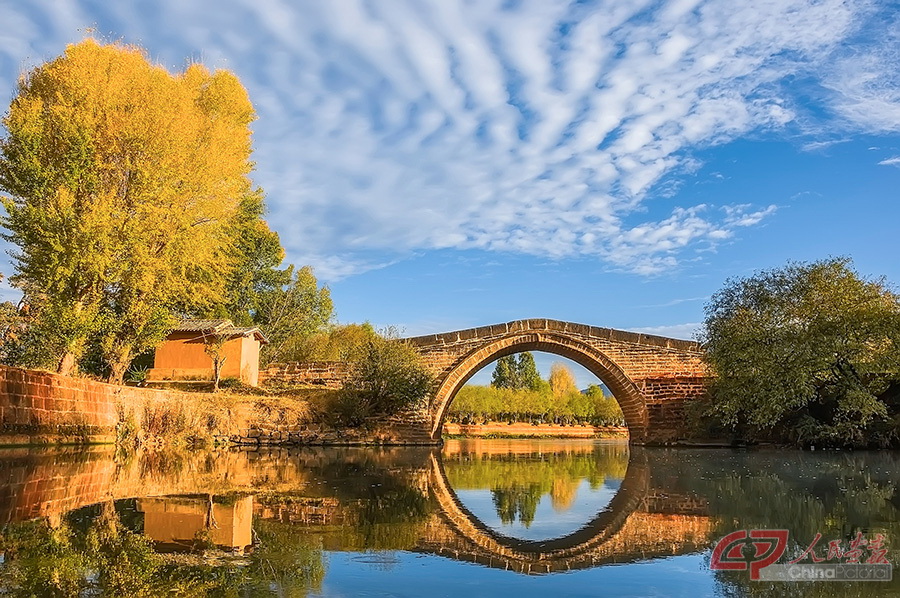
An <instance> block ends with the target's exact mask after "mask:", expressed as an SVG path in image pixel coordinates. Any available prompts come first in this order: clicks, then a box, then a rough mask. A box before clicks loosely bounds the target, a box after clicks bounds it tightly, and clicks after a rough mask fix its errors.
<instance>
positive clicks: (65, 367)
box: [56, 351, 75, 376]
mask: <svg viewBox="0 0 900 598" xmlns="http://www.w3.org/2000/svg"><path fill="white" fill-rule="evenodd" d="M74 369H75V353H73V352H71V351H66V352H65V353H63V355H62V357H60V359H59V363H58V364H57V366H56V373H57V374H62V375H63V376H71V375H72V371H73V370H74Z"/></svg>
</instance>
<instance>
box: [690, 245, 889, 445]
mask: <svg viewBox="0 0 900 598" xmlns="http://www.w3.org/2000/svg"><path fill="white" fill-rule="evenodd" d="M702 341H703V343H704V345H705V348H706V355H707V360H708V363H709V366H710V368H711V370H712V373H713V374H714V375H715V382H714V385H713V388H712V391H713V400H712V401H711V402H710V403H709V406H708V414H709V415H710V416H712V417H714V418H716V419H719V420H721V421H722V422H723V423H724V424H726V425H728V426H732V427H736V428H738V429H739V430H742V431H743V432H744V433H746V434H748V435H750V436H752V437H757V436H773V437H775V438H777V439H789V440H792V441H794V442H797V443H800V444H810V443H816V444H827V445H855V446H860V445H867V444H869V443H871V442H878V443H882V444H884V443H888V442H891V441H894V442H896V439H897V426H896V424H892V423H891V422H890V416H891V414H890V413H889V412H888V408H887V405H886V404H885V402H884V401H883V400H881V399H880V397H879V395H881V393H883V392H884V391H885V390H886V388H887V387H888V384H889V381H890V380H891V379H898V378H900V298H898V296H897V295H896V294H895V293H893V292H891V291H890V290H889V289H888V288H887V286H886V284H885V282H884V281H883V280H866V279H863V278H861V277H860V276H859V275H858V274H857V273H856V272H855V271H854V270H853V269H852V267H851V263H850V260H848V259H828V260H822V261H818V262H813V263H790V264H788V265H787V266H784V267H782V268H777V269H774V270H768V271H764V272H760V273H758V274H755V275H754V276H751V277H749V278H742V279H732V280H729V281H728V282H727V283H726V284H725V286H724V287H723V288H722V289H721V290H720V291H718V292H717V293H715V294H714V295H713V297H712V298H711V300H710V302H709V304H708V305H707V306H706V321H705V325H704V330H703V333H702Z"/></svg>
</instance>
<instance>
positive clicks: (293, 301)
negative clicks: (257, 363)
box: [254, 266, 334, 364]
mask: <svg viewBox="0 0 900 598" xmlns="http://www.w3.org/2000/svg"><path fill="white" fill-rule="evenodd" d="M287 273H288V277H289V280H290V283H288V284H286V285H284V286H277V287H275V288H273V289H271V290H269V291H266V292H264V293H262V294H261V295H260V297H259V308H258V311H257V312H256V313H255V315H254V322H255V323H256V325H257V326H259V327H260V328H262V330H263V332H265V333H266V336H267V337H268V339H269V344H268V345H265V346H264V347H263V352H262V356H261V364H268V363H272V362H275V361H296V360H297V357H298V356H302V355H303V352H304V346H305V343H306V341H307V340H308V339H309V338H310V336H312V335H313V334H314V333H315V332H317V331H319V330H321V329H322V327H323V326H325V325H326V324H327V323H328V322H329V321H330V320H331V317H332V314H333V311H334V304H333V303H332V301H331V292H330V291H329V290H328V287H325V286H322V287H320V286H319V283H318V281H317V280H316V277H315V275H314V274H313V271H312V268H310V267H309V266H304V267H303V268H300V269H299V270H294V269H293V266H291V267H289V268H288V270H287Z"/></svg>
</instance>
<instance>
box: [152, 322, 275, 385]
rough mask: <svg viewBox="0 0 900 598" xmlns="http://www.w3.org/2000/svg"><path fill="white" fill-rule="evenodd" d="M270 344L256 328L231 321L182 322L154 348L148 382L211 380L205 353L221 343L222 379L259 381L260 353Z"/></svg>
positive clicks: (209, 355)
mask: <svg viewBox="0 0 900 598" xmlns="http://www.w3.org/2000/svg"><path fill="white" fill-rule="evenodd" d="M268 342H269V341H268V340H267V339H266V337H265V335H263V333H262V332H261V331H260V330H259V328H255V327H254V328H242V327H239V326H235V325H234V324H233V323H232V322H231V320H183V321H182V322H181V323H180V324H179V325H178V326H177V327H176V328H175V329H174V330H172V332H171V333H169V336H168V337H167V338H166V340H165V341H163V343H162V344H161V345H159V346H158V347H157V348H156V355H155V357H154V360H153V369H151V370H150V371H149V372H148V373H147V380H148V381H151V382H160V381H165V380H212V379H213V358H212V356H211V354H210V352H209V350H208V348H209V347H211V346H214V345H215V343H219V344H220V347H221V348H220V349H219V354H220V356H221V357H223V358H224V360H223V361H222V365H221V367H222V371H221V373H220V377H221V378H223V379H224V378H240V380H241V381H242V382H243V383H245V384H249V385H251V386H256V385H257V383H258V382H259V350H260V347H261V346H262V345H265V344H267V343H268Z"/></svg>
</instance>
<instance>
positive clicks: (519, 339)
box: [431, 332, 648, 442]
mask: <svg viewBox="0 0 900 598" xmlns="http://www.w3.org/2000/svg"><path fill="white" fill-rule="evenodd" d="M523 351H543V352H546V353H553V354H556V355H560V356H562V357H566V358H568V359H571V360H572V361H574V362H576V363H578V364H580V365H582V366H584V367H585V368H586V369H587V370H589V371H590V372H591V373H592V374H594V375H595V376H597V378H599V379H600V380H601V381H602V382H603V383H604V384H605V385H606V386H607V387H608V388H609V389H610V390H611V391H612V393H613V396H614V397H615V399H616V401H617V402H618V403H619V407H621V409H622V413H623V415H624V416H625V424H626V425H627V426H628V431H629V434H630V436H631V441H632V442H643V440H644V438H645V436H646V433H647V425H648V415H647V405H646V401H645V399H644V396H643V394H642V393H641V391H640V390H639V389H638V387H637V386H636V385H635V383H634V381H633V380H632V379H631V378H630V377H629V376H628V375H627V374H626V373H625V372H624V371H623V370H622V368H621V367H620V366H619V365H618V364H616V362H615V361H613V360H612V359H610V358H609V357H608V356H607V355H606V354H605V353H604V352H602V351H600V350H599V349H597V348H595V347H592V346H591V345H589V344H587V343H585V342H583V341H581V340H579V339H576V338H573V337H571V336H568V335H565V334H560V333H554V332H520V333H513V334H510V335H508V336H505V337H502V338H500V339H497V340H494V341H493V342H490V343H488V344H486V345H483V346H482V347H480V348H478V349H475V350H473V351H471V352H470V353H468V354H467V355H465V356H464V357H463V358H462V359H461V360H459V361H458V363H456V364H455V365H454V366H453V367H452V368H451V369H450V370H449V371H448V372H447V373H446V374H445V375H444V376H441V377H440V378H439V381H438V385H437V390H436V391H435V393H434V398H433V400H432V402H431V420H432V428H431V438H432V439H434V440H438V439H440V437H441V429H442V428H443V425H444V418H445V417H446V415H447V410H448V409H449V407H450V404H451V403H452V402H453V399H454V398H456V394H457V393H458V392H459V390H460V389H461V388H462V387H463V386H465V384H466V382H467V381H468V380H469V379H470V378H471V377H472V376H474V375H475V373H476V372H478V370H480V369H481V368H483V367H484V366H486V365H487V364H489V363H491V362H492V361H494V360H496V359H499V358H500V357H505V356H507V355H512V354H514V353H521V352H523Z"/></svg>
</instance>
